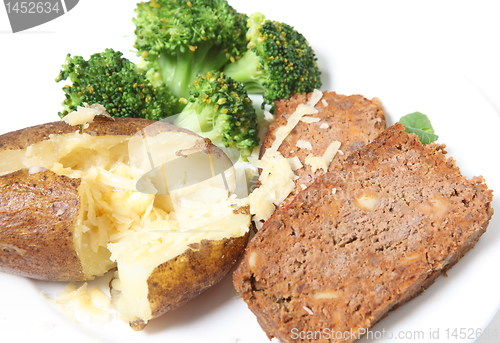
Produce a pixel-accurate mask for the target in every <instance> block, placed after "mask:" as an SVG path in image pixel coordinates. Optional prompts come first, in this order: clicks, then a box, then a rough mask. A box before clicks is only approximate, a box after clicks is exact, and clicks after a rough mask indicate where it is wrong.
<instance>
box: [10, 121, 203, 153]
mask: <svg viewBox="0 0 500 343" xmlns="http://www.w3.org/2000/svg"><path fill="white" fill-rule="evenodd" d="M152 124H155V125H152ZM146 128H147V129H146ZM144 129H146V131H147V133H148V134H150V135H153V134H155V133H159V132H164V131H171V130H175V131H178V132H185V133H189V134H193V135H194V133H193V132H191V131H188V130H185V129H181V128H179V127H175V126H171V125H168V124H164V123H162V122H156V121H152V120H147V119H141V118H121V117H116V118H114V120H113V119H109V118H105V117H96V118H95V119H94V121H93V122H92V123H90V125H89V127H88V128H86V129H85V130H83V132H84V133H87V134H89V135H92V136H105V135H114V136H120V135H125V136H133V135H135V134H136V133H137V132H139V131H140V130H144ZM78 130H79V127H78V126H71V125H68V124H66V123H65V122H63V121H56V122H52V123H46V124H41V125H36V126H31V127H28V128H25V129H21V130H17V131H12V132H8V133H6V134H3V135H1V136H0V151H1V150H17V149H25V148H27V147H28V146H30V145H31V144H35V143H38V142H41V141H44V140H47V139H49V136H50V135H52V134H55V135H61V134H65V133H73V132H75V131H78Z"/></svg>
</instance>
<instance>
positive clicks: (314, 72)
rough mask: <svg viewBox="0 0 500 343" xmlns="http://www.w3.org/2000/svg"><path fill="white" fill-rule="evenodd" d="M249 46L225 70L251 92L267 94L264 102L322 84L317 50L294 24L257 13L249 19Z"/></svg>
mask: <svg viewBox="0 0 500 343" xmlns="http://www.w3.org/2000/svg"><path fill="white" fill-rule="evenodd" d="M247 26H248V31H247V32H246V39H247V41H248V45H247V48H248V50H246V51H245V52H244V53H243V55H242V56H241V58H239V59H237V60H235V61H233V60H232V61H231V63H229V64H227V65H226V66H225V67H224V72H225V73H226V74H227V75H228V76H229V77H231V78H233V79H235V80H236V81H240V82H242V83H243V84H244V85H245V87H246V88H247V91H248V93H250V94H263V97H264V101H263V103H262V106H264V105H266V104H267V105H270V106H271V112H274V101H275V100H279V99H287V98H288V97H290V96H291V95H293V94H302V93H309V92H312V91H313V90H314V89H319V88H320V87H321V79H320V76H321V72H320V70H319V68H318V65H317V63H316V60H317V58H316V54H315V52H314V50H313V49H312V47H311V46H310V45H309V42H308V41H307V39H306V38H305V37H304V36H303V35H302V34H301V33H299V32H297V30H295V29H294V27H292V26H290V25H288V24H286V23H282V22H278V21H273V20H269V19H266V17H265V16H264V15H263V14H262V13H254V14H252V15H250V18H249V19H248V24H247Z"/></svg>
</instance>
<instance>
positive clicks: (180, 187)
mask: <svg viewBox="0 0 500 343" xmlns="http://www.w3.org/2000/svg"><path fill="white" fill-rule="evenodd" d="M171 142H175V144H172V143H171ZM203 142H204V141H203V139H202V138H200V137H199V136H196V135H191V134H186V133H182V132H173V131H169V132H162V133H159V134H156V135H154V136H148V137H147V136H144V137H143V136H142V135H141V134H139V135H137V136H133V137H129V136H92V135H89V134H86V133H80V132H78V131H76V132H74V133H72V134H64V135H52V136H51V137H50V138H49V139H48V140H45V141H42V142H40V143H37V144H34V145H31V146H30V147H28V148H27V149H26V151H25V152H24V153H23V157H22V163H23V165H24V166H25V167H27V168H33V167H36V168H41V169H50V170H51V171H53V172H55V173H57V174H60V175H66V176H68V177H72V178H80V179H81V184H80V187H79V195H80V213H79V217H78V222H77V224H76V227H75V231H74V233H73V241H74V244H75V250H76V252H77V254H78V256H79V258H80V260H81V263H82V268H83V272H84V274H85V275H86V276H99V275H103V274H104V273H105V272H107V271H108V270H109V269H110V268H113V267H115V266H118V274H117V279H116V280H115V282H114V284H115V285H118V284H119V285H120V287H119V289H115V290H114V291H113V292H112V294H113V296H112V305H113V307H114V308H115V309H116V310H118V311H119V312H120V314H121V316H122V317H123V319H124V320H126V321H129V322H130V321H133V320H136V319H141V320H145V321H147V320H148V319H150V318H151V310H150V307H149V302H148V286H147V279H148V277H149V276H150V275H151V273H152V271H153V270H154V269H155V268H156V267H157V266H158V265H160V264H162V263H164V262H166V261H168V260H170V259H172V258H174V257H176V256H179V255H181V254H182V253H183V252H185V251H186V250H187V249H191V248H190V245H192V244H194V243H200V242H201V241H202V240H222V239H224V238H231V237H240V236H244V235H245V234H246V233H247V232H248V230H249V226H250V220H251V219H250V215H248V214H244V213H242V212H241V211H236V210H237V209H238V208H241V207H244V206H247V205H248V204H247V202H248V199H247V198H244V199H238V198H237V197H236V195H235V194H233V193H234V192H233V191H234V190H235V188H236V183H237V182H236V179H235V178H236V172H235V171H234V168H227V170H225V171H223V172H217V171H214V165H210V167H207V166H199V165H198V167H199V168H196V166H197V164H199V163H201V162H200V161H201V160H203V158H205V156H203V154H200V155H199V156H198V155H196V152H197V151H198V152H199V149H198V150H197V149H195V148H191V147H196V146H200V145H203ZM180 147H183V148H190V149H187V150H181V148H180ZM205 155H206V154H205ZM190 157H191V158H190ZM209 157H210V163H212V162H213V161H212V159H216V157H217V156H212V155H209ZM221 158H223V157H221ZM226 158H227V157H226ZM188 161H191V163H194V166H191V165H189V164H188V165H185V167H186V168H185V169H187V170H193V172H198V174H196V173H195V174H196V175H195V176H196V177H194V180H193V176H190V175H187V174H186V172H184V173H178V174H175V173H168V170H166V169H168V168H167V167H164V166H167V165H168V163H177V164H179V163H181V164H182V163H184V164H186V163H188ZM215 167H217V166H215ZM203 168H204V169H203ZM207 168H209V169H208V170H209V172H208V175H209V177H206V175H207V173H206V171H207V170H206V169H207ZM210 168H211V169H210ZM173 169H175V168H173ZM196 169H200V170H199V171H198V170H196ZM203 172H205V173H203ZM197 177H198V179H196V178H197ZM138 188H140V189H138Z"/></svg>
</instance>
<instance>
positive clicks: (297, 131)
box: [261, 91, 386, 206]
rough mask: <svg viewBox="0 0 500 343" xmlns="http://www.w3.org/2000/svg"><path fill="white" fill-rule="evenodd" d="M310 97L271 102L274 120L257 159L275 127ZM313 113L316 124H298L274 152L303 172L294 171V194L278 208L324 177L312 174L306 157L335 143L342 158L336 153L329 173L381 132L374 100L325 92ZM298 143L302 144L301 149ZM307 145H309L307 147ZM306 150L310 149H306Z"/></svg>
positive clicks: (381, 119)
mask: <svg viewBox="0 0 500 343" xmlns="http://www.w3.org/2000/svg"><path fill="white" fill-rule="evenodd" d="M311 94H312V93H309V94H306V93H304V94H296V95H293V96H291V97H290V98H288V99H283V100H278V101H276V102H275V108H276V120H275V122H274V123H273V124H271V125H270V127H269V132H268V134H267V136H266V137H265V139H264V142H263V145H262V147H261V157H262V155H263V154H264V152H265V150H266V149H267V148H269V147H270V146H271V145H272V143H273V142H274V140H275V138H276V136H275V133H276V130H277V129H278V127H280V126H283V125H285V124H286V123H287V119H288V117H289V116H290V115H291V114H292V113H294V112H295V110H296V108H297V106H298V105H299V104H305V103H307V101H309V100H310V98H311ZM316 109H317V110H318V113H316V114H314V115H311V117H313V118H319V119H320V120H319V121H318V122H312V123H306V122H303V121H300V122H299V123H298V124H297V126H295V128H294V129H293V130H292V132H290V134H289V135H288V136H287V138H286V139H285V141H284V142H283V143H282V144H281V146H280V148H279V149H278V151H279V152H280V153H281V154H282V155H283V156H284V157H285V158H291V157H294V156H297V157H298V158H299V160H300V162H301V163H302V164H303V165H304V167H303V168H300V169H297V170H296V171H295V174H296V175H297V176H298V179H297V180H296V181H295V184H296V187H295V190H294V191H292V193H290V195H289V196H288V198H286V199H285V200H284V201H283V203H282V206H285V205H286V204H288V203H289V202H290V201H291V200H292V199H293V197H294V196H295V195H296V194H297V193H299V192H300V191H301V190H302V189H304V188H305V187H307V186H309V185H310V184H311V183H312V182H313V181H314V180H315V179H316V178H317V177H318V176H320V175H322V174H324V171H323V170H322V169H318V170H317V171H316V172H313V170H312V168H311V166H310V165H308V164H307V163H305V160H306V157H307V156H308V155H309V154H311V153H312V154H313V155H315V156H321V155H323V153H324V152H325V150H326V149H327V148H328V146H329V145H330V143H332V142H333V141H339V142H340V143H341V146H340V150H341V151H342V152H343V153H344V155H342V154H340V153H338V154H337V155H336V156H335V157H334V159H333V160H332V163H331V164H330V166H329V170H332V169H333V168H334V167H335V166H336V165H337V164H338V163H339V161H341V160H343V159H344V158H345V157H347V156H348V155H349V154H350V153H351V152H353V151H355V150H357V149H359V148H361V147H363V146H365V145H366V144H368V143H369V142H371V141H373V140H374V139H375V138H376V137H377V136H378V135H379V134H380V133H381V132H382V131H383V130H384V129H385V125H386V123H385V115H384V111H383V109H382V106H381V104H380V101H379V100H378V99H377V98H374V99H372V100H369V99H366V98H365V97H363V96H362V95H350V96H347V95H340V94H337V93H335V92H328V91H325V92H323V97H322V99H321V100H320V101H319V102H318V104H317V105H316ZM299 140H300V141H301V142H306V144H302V145H301V144H300V143H301V142H299ZM307 143H310V146H309V144H307ZM299 146H302V148H301V147H299ZM309 147H310V148H311V149H308V148H309Z"/></svg>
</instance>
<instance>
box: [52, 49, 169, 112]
mask: <svg viewBox="0 0 500 343" xmlns="http://www.w3.org/2000/svg"><path fill="white" fill-rule="evenodd" d="M68 78H69V80H70V81H71V82H72V85H66V86H64V87H63V90H64V93H65V96H66V99H65V100H64V102H63V103H62V105H63V111H62V112H59V116H60V117H61V118H62V117H64V116H65V115H67V114H68V113H70V112H72V111H75V110H76V108H77V106H82V104H83V103H84V102H86V103H89V104H94V103H99V104H101V105H103V106H104V107H105V108H106V111H107V112H108V113H109V114H111V115H113V116H116V117H136V118H146V119H152V120H160V119H162V118H165V117H167V116H170V115H172V114H174V110H173V107H175V106H176V104H177V102H178V100H177V98H176V97H175V96H173V94H172V93H171V92H170V91H169V90H168V89H167V88H165V87H164V86H158V87H154V86H153V85H152V84H151V82H150V81H149V80H148V79H147V78H146V74H145V71H141V70H140V69H139V68H137V66H136V65H135V64H134V63H133V62H131V61H129V60H128V59H126V58H124V57H122V53H121V52H119V51H114V50H113V49H106V50H105V51H104V52H102V53H96V54H93V55H92V56H91V57H90V58H89V60H88V61H86V60H85V59H84V58H83V57H82V56H71V55H70V54H68V55H67V57H66V62H65V64H64V65H63V66H62V69H61V71H60V73H59V75H58V76H57V78H56V82H59V81H61V80H66V79H68Z"/></svg>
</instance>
